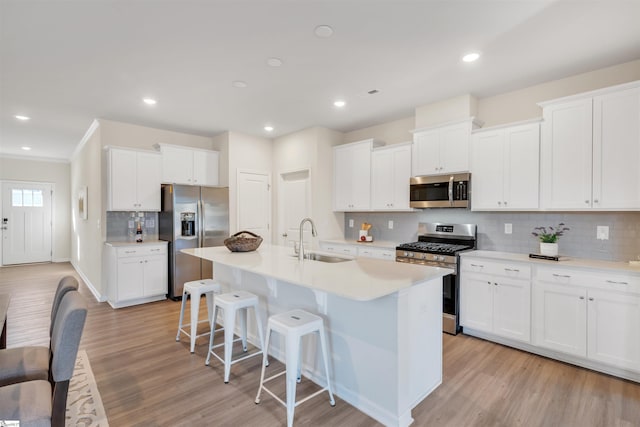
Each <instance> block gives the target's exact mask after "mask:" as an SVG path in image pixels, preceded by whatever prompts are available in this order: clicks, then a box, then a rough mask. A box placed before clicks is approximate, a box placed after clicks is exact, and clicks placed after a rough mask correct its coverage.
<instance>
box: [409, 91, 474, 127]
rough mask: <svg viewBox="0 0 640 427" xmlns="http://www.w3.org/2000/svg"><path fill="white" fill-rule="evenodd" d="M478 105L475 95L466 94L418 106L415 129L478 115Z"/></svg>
mask: <svg viewBox="0 0 640 427" xmlns="http://www.w3.org/2000/svg"><path fill="white" fill-rule="evenodd" d="M477 105H478V100H477V99H476V98H475V97H474V96H472V95H470V94H465V95H460V96H456V97H454V98H449V99H444V100H442V101H438V102H433V103H431V104H427V105H422V106H420V107H416V112H415V129H420V128H424V127H429V126H434V125H438V124H440V123H446V122H450V121H454V120H461V119H466V118H469V117H473V116H476V112H477Z"/></svg>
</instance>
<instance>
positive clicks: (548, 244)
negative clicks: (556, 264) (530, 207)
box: [531, 222, 570, 256]
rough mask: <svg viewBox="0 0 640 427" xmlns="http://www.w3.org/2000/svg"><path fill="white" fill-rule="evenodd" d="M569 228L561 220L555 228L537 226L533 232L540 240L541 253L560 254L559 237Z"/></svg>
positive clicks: (548, 254)
mask: <svg viewBox="0 0 640 427" xmlns="http://www.w3.org/2000/svg"><path fill="white" fill-rule="evenodd" d="M569 230H570V229H569V227H565V224H564V222H561V223H560V224H558V226H557V227H555V228H554V227H536V228H534V229H533V232H532V233H531V234H532V235H533V236H534V237H537V238H538V240H540V254H542V255H547V256H558V238H560V236H562V235H563V234H564V232H565V231H569Z"/></svg>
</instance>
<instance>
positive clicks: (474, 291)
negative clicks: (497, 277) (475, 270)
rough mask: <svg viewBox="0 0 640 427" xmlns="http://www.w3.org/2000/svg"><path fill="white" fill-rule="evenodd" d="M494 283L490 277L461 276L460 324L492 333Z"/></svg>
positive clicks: (466, 274)
mask: <svg viewBox="0 0 640 427" xmlns="http://www.w3.org/2000/svg"><path fill="white" fill-rule="evenodd" d="M493 286H494V285H493V283H492V282H491V280H490V278H489V277H488V276H483V275H475V274H469V273H463V274H461V276H460V324H461V325H462V326H464V327H469V328H471V329H477V330H479V331H485V332H492V320H493V319H492V318H493V314H492V313H493Z"/></svg>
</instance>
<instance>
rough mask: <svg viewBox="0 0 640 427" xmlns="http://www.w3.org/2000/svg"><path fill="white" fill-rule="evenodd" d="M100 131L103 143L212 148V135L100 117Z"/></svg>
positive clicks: (144, 148)
mask: <svg viewBox="0 0 640 427" xmlns="http://www.w3.org/2000/svg"><path fill="white" fill-rule="evenodd" d="M99 122H100V133H101V135H102V136H101V139H102V144H103V145H117V146H120V147H131V148H139V149H143V150H153V149H154V148H153V145H154V144H173V145H184V146H187V147H194V148H203V149H207V150H210V149H212V148H213V147H212V142H211V137H208V136H199V135H190V134H186V133H180V132H173V131H169V130H163V129H155V128H150V127H146V126H138V125H132V124H130V123H122V122H114V121H111V120H104V119H100V120H99Z"/></svg>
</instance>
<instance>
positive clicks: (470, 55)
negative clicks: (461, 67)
mask: <svg viewBox="0 0 640 427" xmlns="http://www.w3.org/2000/svg"><path fill="white" fill-rule="evenodd" d="M478 58H480V54H479V53H478V52H470V53H467V54H466V55H465V56H463V57H462V60H463V61H464V62H473V61H476V60H477V59H478Z"/></svg>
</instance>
